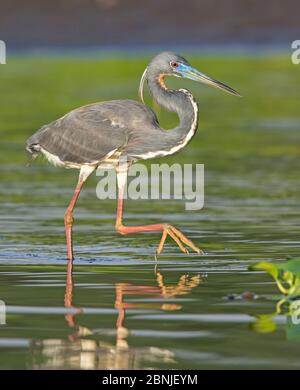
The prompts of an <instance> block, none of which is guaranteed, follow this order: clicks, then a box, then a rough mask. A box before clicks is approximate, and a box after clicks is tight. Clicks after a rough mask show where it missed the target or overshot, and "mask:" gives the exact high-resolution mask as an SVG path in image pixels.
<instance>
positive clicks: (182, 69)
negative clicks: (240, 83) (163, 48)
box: [140, 52, 241, 100]
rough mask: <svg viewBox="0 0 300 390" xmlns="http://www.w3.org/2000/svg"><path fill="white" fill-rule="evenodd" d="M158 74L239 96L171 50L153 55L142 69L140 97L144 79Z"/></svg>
mask: <svg viewBox="0 0 300 390" xmlns="http://www.w3.org/2000/svg"><path fill="white" fill-rule="evenodd" d="M160 75H162V76H175V77H181V78H186V79H190V80H194V81H198V82H200V83H203V84H207V85H210V86H212V87H215V88H219V89H223V90H224V91H226V92H228V93H230V94H232V95H235V96H241V95H240V94H239V93H238V92H237V91H235V90H234V89H233V88H231V87H229V86H228V85H226V84H224V83H221V82H220V81H217V80H214V79H212V78H211V77H208V76H206V75H205V74H203V73H201V72H199V71H198V70H197V69H195V68H193V67H192V66H191V65H190V64H189V62H188V61H187V60H186V59H185V58H183V57H182V56H180V55H178V54H175V53H172V52H163V53H159V54H158V55H157V56H155V57H154V58H153V59H152V60H151V62H150V64H149V65H148V67H147V68H146V69H145V71H144V74H143V76H142V79H141V82H140V96H141V98H142V90H143V84H144V81H145V79H146V78H148V77H149V76H154V77H155V76H156V77H158V76H160ZM142 100H143V98H142Z"/></svg>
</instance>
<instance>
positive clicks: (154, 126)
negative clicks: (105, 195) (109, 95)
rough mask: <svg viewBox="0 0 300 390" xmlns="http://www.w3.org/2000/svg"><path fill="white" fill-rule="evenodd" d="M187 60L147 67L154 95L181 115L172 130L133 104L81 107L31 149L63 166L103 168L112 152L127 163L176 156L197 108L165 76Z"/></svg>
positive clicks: (41, 134)
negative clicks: (126, 160) (50, 156)
mask: <svg viewBox="0 0 300 390" xmlns="http://www.w3.org/2000/svg"><path fill="white" fill-rule="evenodd" d="M172 61H173V62H175V61H180V62H181V63H184V64H187V65H188V63H187V61H186V60H185V59H184V58H183V57H181V56H178V55H176V54H174V53H170V52H165V53H161V54H159V55H157V56H156V57H155V58H154V59H153V60H152V61H151V62H150V64H149V66H148V67H147V69H146V72H145V77H146V80H147V82H148V87H149V90H150V93H151V95H152V96H153V98H154V99H155V100H156V101H157V103H158V104H160V105H161V106H163V107H165V108H166V109H168V110H170V111H174V112H176V113H177V114H178V116H179V125H178V126H177V127H176V128H174V129H173V130H164V129H162V128H161V127H160V126H159V123H158V120H157V117H156V115H155V113H154V112H153V111H152V110H151V109H150V108H149V107H147V106H145V105H144V104H142V103H139V102H137V101H133V100H113V101H108V102H100V103H94V104H89V105H86V106H83V107H80V108H77V109H75V110H73V111H71V112H69V113H68V114H66V115H65V116H63V117H62V118H60V119H58V120H56V121H54V122H52V123H50V124H48V125H45V126H43V127H42V128H41V129H40V130H38V131H37V132H36V133H35V134H34V135H32V136H31V137H30V138H29V139H28V141H27V150H28V151H29V152H30V153H32V154H37V153H39V152H41V153H43V154H45V155H46V157H47V158H48V155H47V154H51V155H53V156H55V157H57V158H58V159H59V160H60V161H61V162H62V163H63V165H66V166H68V165H70V164H75V165H78V167H80V165H82V164H95V165H100V164H101V162H102V161H104V160H105V159H106V158H107V156H109V155H110V154H111V153H114V151H116V150H117V151H120V154H123V155H126V157H127V159H129V160H139V159H147V158H152V157H159V156H164V155H167V154H173V153H175V152H177V151H178V150H180V149H181V147H183V146H185V145H186V143H187V142H189V141H190V139H191V138H192V136H193V135H194V133H195V131H196V128H197V120H198V109H197V105H196V103H195V101H194V100H193V97H192V95H191V94H190V93H189V92H188V91H186V90H176V91H175V90H169V89H166V88H165V85H164V80H163V78H164V76H166V75H172V74H173V75H175V76H176V72H174V69H172V67H171V65H170V64H171V63H172Z"/></svg>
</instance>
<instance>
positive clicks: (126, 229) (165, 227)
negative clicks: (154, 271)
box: [116, 168, 202, 255]
mask: <svg viewBox="0 0 300 390" xmlns="http://www.w3.org/2000/svg"><path fill="white" fill-rule="evenodd" d="M117 178H118V190H119V194H118V208H117V219H116V230H117V231H118V232H119V233H120V234H130V233H141V232H155V231H161V232H162V237H161V240H160V243H159V245H158V247H157V250H156V253H157V254H158V255H159V254H160V253H161V252H162V250H163V248H164V244H165V241H166V238H167V236H168V235H169V236H170V237H171V238H172V239H173V240H174V241H175V242H176V244H177V245H178V246H179V248H180V249H181V250H182V252H184V253H188V250H187V249H186V248H185V247H184V244H185V245H187V246H189V247H190V248H191V249H193V250H194V251H195V252H197V253H202V251H201V249H199V248H198V247H197V246H196V245H194V244H193V242H192V241H191V240H189V239H188V238H187V237H186V236H185V235H184V234H183V233H182V232H181V231H180V230H178V229H176V228H175V227H174V226H172V225H169V224H168V223H160V224H152V225H142V226H124V225H123V211H124V190H125V185H126V179H127V169H124V168H123V170H121V171H119V172H118V171H117Z"/></svg>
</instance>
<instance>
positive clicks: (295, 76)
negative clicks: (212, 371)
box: [0, 54, 300, 369]
mask: <svg viewBox="0 0 300 390" xmlns="http://www.w3.org/2000/svg"><path fill="white" fill-rule="evenodd" d="M192 60H193V61H192V63H193V65H195V66H196V67H197V68H198V69H199V70H200V71H203V72H204V73H207V74H208V75H211V76H212V77H214V78H217V79H220V80H221V81H224V82H226V83H228V84H229V85H231V86H232V87H234V88H236V89H237V90H239V91H240V92H241V93H242V95H244V97H243V98H242V99H238V98H235V97H232V96H229V95H226V94H224V93H222V92H221V91H215V90H211V89H209V88H206V87H202V86H197V85H195V84H194V83H192V82H187V81H180V80H179V81H178V80H176V81H170V85H172V86H174V87H175V86H176V87H178V86H181V87H183V86H184V87H187V88H189V89H190V90H192V92H193V94H194V95H195V97H196V98H197V100H198V101H199V104H200V126H199V131H198V133H197V135H196V136H195V138H194V139H193V141H192V142H191V143H190V144H189V145H188V146H187V147H186V148H185V149H184V150H183V151H182V152H181V153H180V154H178V155H175V156H172V157H169V158H165V159H163V160H153V162H155V163H159V162H167V163H170V164H171V163H174V162H180V163H194V164H195V163H203V164H205V207H204V209H203V210H200V211H197V212H194V211H193V212H189V211H186V210H185V208H184V202H183V201H180V200H176V201H175V200H170V201H168V200H153V201H150V200H149V201H146V200H143V201H132V200H131V201H127V202H126V206H125V207H126V210H125V221H126V222H127V224H128V225H135V224H141V223H152V222H160V221H168V222H170V223H172V224H174V225H175V226H177V227H178V228H181V229H182V230H183V231H184V232H185V233H186V234H187V235H188V236H189V237H190V238H191V239H192V240H193V241H194V242H195V243H196V244H198V245H199V246H200V247H201V248H202V249H203V250H204V251H205V255H203V256H199V255H197V254H190V255H189V256H187V255H184V254H182V253H180V251H179V250H178V248H177V247H176V246H175V244H174V243H173V242H172V241H170V240H169V241H168V242H167V245H166V248H165V251H164V252H163V254H162V255H161V256H160V257H159V259H158V260H157V261H156V260H155V258H154V251H155V248H156V245H157V244H158V242H159V239H160V237H159V235H158V234H155V233H154V234H152V233H150V234H136V235H128V236H119V235H117V234H116V233H115V231H114V219H115V208H116V204H115V203H116V202H115V201H114V200H105V201H100V200H99V199H97V197H96V195H95V187H96V184H97V177H93V178H91V179H90V180H89V182H88V183H87V185H86V188H85V189H84V191H83V193H82V195H81V197H80V200H79V202H78V208H77V210H76V214H75V223H76V225H75V228H74V250H75V255H76V260H75V262H74V274H73V280H72V283H71V281H70V280H69V283H66V257H65V239H64V228H63V214H64V211H65V208H66V206H67V204H68V201H69V199H70V197H71V194H72V190H73V187H74V185H75V183H76V179H77V178H76V172H75V171H73V170H63V169H58V168H53V167H51V166H49V165H48V164H47V163H45V162H43V161H37V162H35V163H34V164H33V165H32V166H31V167H30V168H27V167H26V166H25V165H26V162H27V160H26V158H27V157H26V154H25V152H24V146H23V145H24V142H25V140H26V138H27V137H28V136H29V135H31V134H32V133H33V132H34V131H35V130H36V129H37V128H39V126H41V125H42V124H44V123H47V122H49V121H51V120H53V119H55V118H57V117H59V116H61V115H63V114H64V113H65V112H67V111H68V110H70V109H72V108H74V107H77V106H80V105H82V104H87V103H89V102H93V101H98V100H99V101H100V100H109V99H116V98H136V90H137V86H138V77H139V75H140V74H141V73H142V72H143V69H144V66H145V64H146V62H147V58H146V57H145V59H140V60H133V59H126V60H125V59H122V58H114V59H111V60H101V59H83V58H81V59H80V58H42V57H30V58H29V57H16V58H14V59H12V60H11V61H10V62H9V63H8V64H7V65H5V66H1V68H0V84H1V91H2V93H1V96H0V107H1V109H0V113H1V120H0V136H1V146H0V162H1V165H0V180H1V182H0V201H1V202H0V232H1V236H0V299H1V300H2V301H4V302H5V305H6V325H0V368H83V369H87V368H90V369H93V368H94V369H96V368H221V369H229V368H272V369H278V368H292V369H298V368H299V366H300V352H299V346H300V344H299V341H300V330H299V329H300V328H299V325H298V326H295V325H293V326H291V323H290V319H289V317H288V316H287V315H286V313H285V312H284V311H282V312H281V313H278V314H277V315H275V307H276V303H277V302H278V301H279V300H280V295H279V292H278V290H277V288H276V286H275V284H274V283H273V281H272V279H271V278H270V277H269V276H268V275H266V274H264V273H259V272H257V273H255V272H249V271H248V266H249V265H250V264H253V263H255V262H257V261H262V260H268V261H276V262H278V261H284V260H285V259H287V258H289V257H294V256H299V245H300V229H299V218H300V215H299V214H300V213H299V203H300V202H299V199H300V191H299V168H300V158H299V157H300V148H299V143H300V134H299V129H300V111H299V98H300V92H299V88H298V87H297V86H298V85H299V82H300V72H299V69H300V68H299V66H298V67H297V66H295V65H292V64H291V62H290V58H289V55H288V54H286V55H282V56H266V57H264V58H263V57H249V58H245V57H238V56H237V57H234V58H231V59H230V58H221V57H220V58H218V57H213V58H209V57H203V58H194V59H192ZM147 101H148V103H151V101H150V99H149V98H148V100H147ZM159 117H160V120H161V122H162V124H163V125H164V126H165V127H172V126H173V125H174V124H175V123H176V117H175V116H174V115H172V114H169V113H166V112H163V111H161V112H159ZM245 291H251V292H253V293H255V299H241V296H240V295H241V294H243V293H244V292H245ZM233 294H236V299H228V297H231V296H232V295H233ZM0 314H1V310H0ZM265 314H269V316H267V317H261V316H262V315H265ZM273 314H274V315H273ZM264 318H265V321H264V320H263V319H264ZM266 318H267V320H266Z"/></svg>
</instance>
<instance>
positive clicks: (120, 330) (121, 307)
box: [115, 283, 129, 349]
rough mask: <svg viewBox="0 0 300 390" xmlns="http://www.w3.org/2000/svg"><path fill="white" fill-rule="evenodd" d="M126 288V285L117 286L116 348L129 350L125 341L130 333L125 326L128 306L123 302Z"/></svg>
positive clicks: (118, 284)
mask: <svg viewBox="0 0 300 390" xmlns="http://www.w3.org/2000/svg"><path fill="white" fill-rule="evenodd" d="M126 286H127V284H126V283H117V284H116V300H115V308H116V309H118V311H119V313H118V317H117V321H116V346H117V347H121V348H125V349H128V343H127V341H126V340H125V339H126V337H127V336H128V334H129V332H128V329H127V328H125V326H124V321H125V314H126V312H125V307H126V305H125V304H124V302H123V295H124V288H125V289H126Z"/></svg>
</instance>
